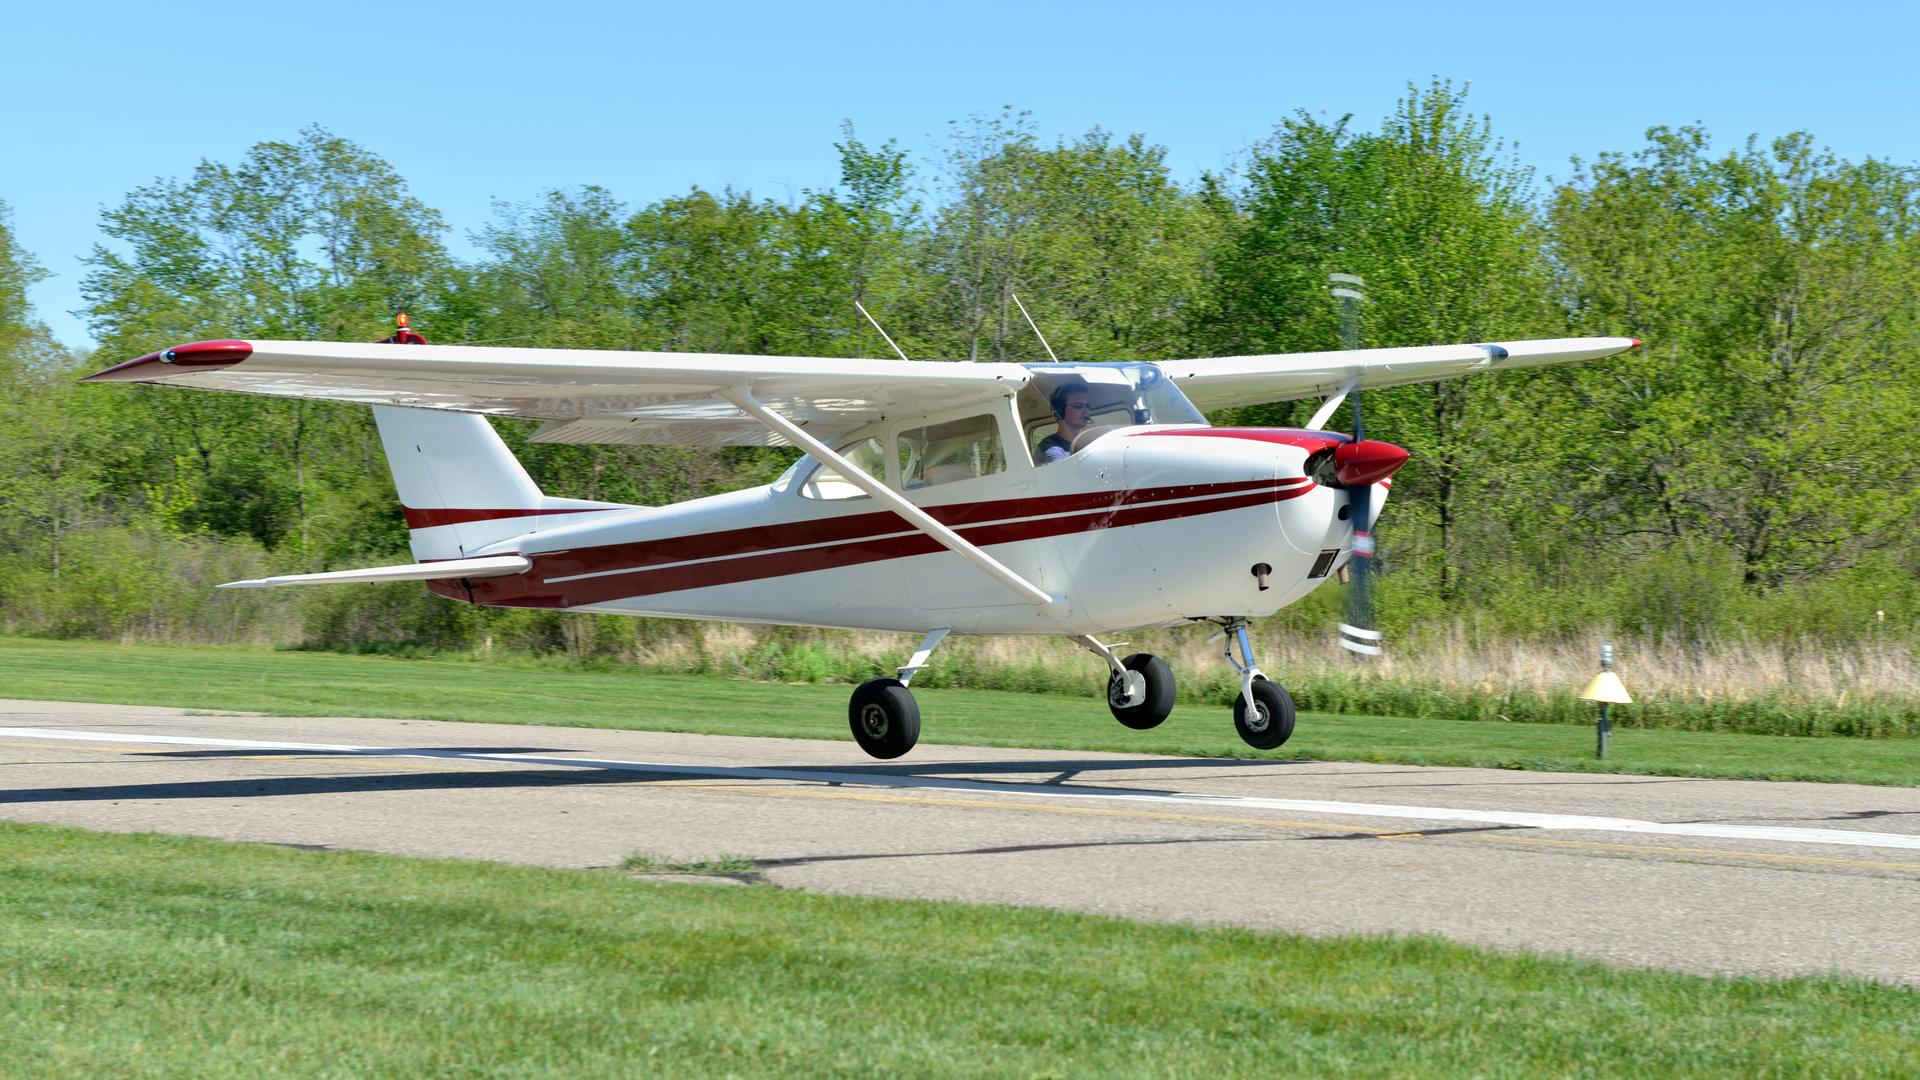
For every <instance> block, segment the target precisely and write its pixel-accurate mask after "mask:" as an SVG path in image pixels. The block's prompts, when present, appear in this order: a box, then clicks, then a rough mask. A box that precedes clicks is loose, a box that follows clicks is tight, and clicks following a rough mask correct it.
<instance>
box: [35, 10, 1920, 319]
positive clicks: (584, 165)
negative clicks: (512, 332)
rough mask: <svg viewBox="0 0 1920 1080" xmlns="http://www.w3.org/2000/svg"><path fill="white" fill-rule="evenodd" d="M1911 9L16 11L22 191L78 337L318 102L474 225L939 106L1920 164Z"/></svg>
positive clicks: (825, 147) (1192, 159)
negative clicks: (1438, 112) (497, 203)
mask: <svg viewBox="0 0 1920 1080" xmlns="http://www.w3.org/2000/svg"><path fill="white" fill-rule="evenodd" d="M1916 72H1920V5H1911V4H1894V3H1883V2H1879V0H1872V2H1867V3H1861V4H1855V5H1852V6H1840V5H1834V6H1832V7H1827V8H1825V9H1824V10H1822V9H1820V8H1819V6H1817V5H1809V4H1805V3H1800V4H1784V3H1781V4H1772V3H1746V4H1739V5H1720V4H1689V3H1684V2H1668V3H1644V2H1641V0H1630V2H1613V3H1606V4H1598V3H1596V4H1553V3H1527V4H1520V3H1489V4H1454V5H1441V4H1433V3H1399V2H1392V0H1379V2H1373V3H1353V4H1348V5H1336V4H1329V3H1325V2H1321V3H1312V4H1294V3H1277V2H1276V3H1266V4H1252V3H1205V2H1201V3H1186V4H1179V3H1159V4H1146V3H1132V2H1110V3H1104V4H1098V5H1094V4H1087V5H1069V4H1049V3H1044V2H1038V0H1034V2H1029V3H1003V2H1000V0H982V2H975V3H962V4H940V5H919V4H900V3H896V4H813V5H807V4H794V3H786V4H763V3H757V2H750V3H734V4H709V5H695V4H676V5H658V4H649V3H633V4H627V5H606V4H593V3H573V2H565V0H550V2H547V3H532V2H521V3H511V4H507V3H494V2H491V0H485V2H471V3H461V4H452V3H421V4H404V3H380V4H370V3H361V2H357V0H344V2H332V3H326V4H307V3H288V4H282V5H267V4H258V3H250V4H230V3H194V2H191V0H188V2H184V3H181V4H176V5H156V4H152V3H148V2H143V3H137V4H134V3H88V2H86V0H78V2H76V3H75V4H73V5H68V6H66V7H64V8H56V7H55V6H53V5H32V6H31V7H30V8H29V7H28V6H26V5H18V6H16V7H14V8H13V9H12V10H10V11H9V13H8V15H7V17H6V20H5V31H4V33H0V200H3V201H5V202H6V203H7V204H8V206H9V207H11V209H12V213H13V221H14V227H15V230H16V234H17V236H18V239H19V240H20V242H21V244H22V245H23V246H24V247H25V248H26V249H27V250H29V251H31V252H33V253H34V254H35V255H36V256H37V257H38V258H39V260H40V262H41V263H42V264H43V265H44V266H45V267H46V268H47V269H48V270H50V271H52V272H53V273H54V274H55V275H56V276H55V277H54V278H53V279H52V280H50V281H48V282H45V283H43V284H41V285H40V286H38V287H37V288H36V289H35V291H34V293H33V300H34V302H35V305H36V307H37V310H38V314H39V315H40V317H41V318H43V319H44V320H46V321H47V322H48V323H49V324H50V325H52V326H53V327H54V330H55V332H56V333H57V334H58V335H59V336H60V338H61V339H62V340H64V341H67V342H69V343H70V344H76V345H84V344H86V343H87V334H86V329H85V325H84V323H83V322H82V321H81V320H79V319H78V318H75V317H73V316H71V315H69V314H67V312H68V311H69V310H70V309H73V308H77V307H79V306H80V303H81V300H80V295H79V291H78V286H79V281H80V278H81V276H82V274H83V272H84V268H83V267H82V266H81V265H80V263H79V259H80V258H81V256H83V255H84V254H86V252H87V251H88V250H89V249H90V248H91V246H92V245H93V244H94V243H95V242H96V241H97V240H98V239H99V234H98V220H99V213H100V210H101V209H102V208H103V207H107V206H112V205H116V204H118V203H119V202H120V201H121V199H122V198H124V196H125V195H126V193H127V192H128V191H129V190H131V189H132V188H134V187H136V186H139V185H141V184H145V183H149V182H151V181H152V180H153V179H155V178H156V177H165V176H184V175H186V174H187V173H189V172H190V171H191V170H192V168H193V166H194V165H195V163H196V162H198V161H199V160H201V159H203V158H211V159H215V160H221V161H235V160H237V159H239V158H240V157H241V156H243V155H244V154H245V153H246V150H247V148H248V147H249V146H250V145H252V144H253V143H255V142H258V141H261V140H265V139H286V138H291V137H293V136H294V135H295V134H296V133H297V132H298V131H299V129H300V128H301V127H303V126H305V125H307V124H310V123H319V124H321V125H323V126H325V127H327V128H329V129H331V130H332V131H334V132H335V133H336V134H339V135H342V136H345V137H347V138H350V139H353V140H354V141H356V142H359V143H361V144H362V145H364V146H366V147H368V148H369V149H371V150H372V151H374V152H375V153H377V154H379V155H381V156H382V157H384V158H386V159H387V160H388V161H389V162H391V163H392V164H393V165H394V166H395V168H396V169H398V170H399V172H400V173H401V175H403V176H404V177H406V178H407V180H408V181H409V183H410V184H411V186H412V189H413V192H414V194H415V195H416V196H418V197H419V198H420V199H422V200H423V201H424V202H426V203H427V204H428V205H430V206H433V207H435V208H437V209H439V210H440V211H441V212H442V213H443V214H444V215H445V216H446V218H447V220H448V222H449V224H451V225H452V226H453V230H454V231H453V235H452V236H450V237H449V239H450V242H451V243H452V246H453V248H454V250H455V252H456V253H462V254H465V253H470V252H471V251H472V247H471V245H470V244H468V243H466V241H465V237H466V234H467V233H469V232H472V231H475V230H477V229H479V228H480V227H481V226H483V225H484V224H485V223H487V221H489V220H490V218H491V214H492V211H491V206H492V203H493V201H494V200H496V199H505V200H509V201H526V200H529V199H532V198H534V197H536V196H538V195H539V194H540V193H541V192H543V191H545V190H548V189H550V188H554V187H571V186H575V185H579V184H589V183H591V184H600V185H602V186H605V187H607V188H609V189H611V190H612V191H613V192H615V193H616V194H617V195H619V196H620V197H621V198H623V199H625V200H627V201H628V202H629V203H631V204H635V205H639V204H644V203H646V202H649V201H651V200H654V199H657V198H660V197H662V196H665V195H669V194H673V193H676V192H681V191H685V190H686V189H687V188H688V187H690V186H692V185H695V184H698V185H702V186H705V187H711V188H717V187H721V186H724V185H727V184H731V185H733V186H734V187H736V188H744V189H749V190H751V191H753V192H754V193H755V194H757V195H763V196H769V197H772V198H776V199H785V198H788V197H790V196H797V195H798V194H799V192H800V191H801V190H802V189H805V188H810V187H811V188H820V187H827V186H831V185H832V184H833V182H834V181H835V179H836V168H835V156H834V150H833V142H834V140H835V139H836V138H837V137H838V133H839V125H840V122H841V120H842V119H851V120H852V121H853V122H854V123H855V125H856V127H857V129H858V132H859V134H860V136H861V137H862V138H863V139H865V140H867V141H869V142H874V143H878V142H881V141H884V140H885V139H888V138H894V139H897V140H899V141H900V143H901V144H902V145H903V146H905V147H907V148H908V149H909V150H910V151H912V152H913V153H914V155H915V156H916V157H917V158H919V159H921V160H923V161H931V159H933V158H934V157H936V156H937V155H938V153H939V152H940V149H941V147H942V146H943V145H944V142H945V140H946V132H947V130H948V124H949V121H955V120H964V119H966V118H968V117H970V116H974V115H980V114H991V113H996V112H998V111H999V110H1000V109H1001V108H1002V107H1003V106H1007V105H1011V106H1014V107H1016V108H1019V109H1026V110H1030V111H1031V112H1032V113H1033V118H1034V120H1035V122H1036V123H1037V124H1038V126H1039V129H1040V131H1041V132H1042V133H1043V135H1044V136H1046V137H1048V138H1051V137H1053V136H1057V135H1068V136H1071V135H1073V134H1076V133H1079V132H1081V131H1084V130H1086V129H1088V128H1090V127H1093V126H1095V125H1099V126H1102V127H1105V128H1107V129H1108V130H1111V131H1115V132H1119V133H1122V134H1124V133H1130V132H1136V131H1137V132H1142V133H1144V134H1145V135H1146V136H1147V137H1148V138H1149V139H1150V140H1151V141H1153V142H1156V143H1160V144H1162V145H1164V146H1166V147H1167V148H1168V151H1169V154H1168V160H1169V162H1170V163H1171V165H1172V167H1173V168H1174V170H1175V171H1176V174H1177V175H1179V176H1180V177H1182V178H1192V177H1195V176H1197V175H1199V174H1200V173H1201V172H1202V171H1203V170H1208V169H1219V168H1221V167H1223V166H1225V165H1227V164H1229V163H1230V162H1231V161H1232V160H1233V159H1234V158H1235V157H1236V156H1237V155H1238V154H1239V153H1240V152H1241V151H1243V150H1244V149H1245V148H1246V147H1247V146H1248V145H1249V144H1251V143H1252V142H1254V141H1255V140H1257V139H1259V138H1261V137H1263V136H1264V135H1266V134H1267V133H1268V132H1270V131H1271V130H1272V128H1273V125H1274V124H1275V122H1277V121H1278V120H1280V119H1281V118H1282V117H1285V116H1286V115H1288V114H1290V113H1292V112H1293V111H1295V110H1297V109H1307V110H1309V111H1312V112H1325V113H1327V114H1330V115H1333V116H1338V115H1341V114H1345V113H1352V114H1353V115H1354V116H1355V119H1356V121H1357V122H1358V124H1359V125H1360V126H1361V127H1363V128H1372V127H1373V126H1374V125H1375V124H1376V123H1377V122H1378V120H1379V118H1380V117H1381V116H1383V115H1384V114H1386V113H1387V112H1388V111H1389V110H1390V109H1391V108H1392V106H1393V104H1394V102H1395V100H1396V99H1397V98H1399V97H1400V96H1401V95H1402V94H1403V93H1404V91H1405V88H1406V85H1407V83H1408V82H1409V81H1413V82H1418V83H1422V84H1424V83H1426V82H1427V81H1428V80H1429V79H1430V78H1432V77H1434V76H1439V77H1441V78H1447V79H1451V80H1454V81H1455V82H1456V83H1469V84H1471V87H1472V91H1471V97H1470V102H1471V104H1472V106H1473V107H1474V109H1475V110H1476V111H1478V112H1483V113H1486V114H1487V115H1488V116H1489V117H1490V118H1491V119H1492V123H1493V128H1494V131H1495V133H1496V134H1497V135H1500V136H1502V137H1504V138H1506V139H1507V140H1509V141H1510V142H1514V143H1517V144H1518V147H1519V152H1520V154H1521V157H1522V159H1523V160H1524V161H1526V162H1528V163H1529V164H1532V165H1534V166H1535V167H1537V168H1538V169H1539V171H1540V173H1541V174H1542V175H1543V176H1555V177H1561V178H1564V177H1566V176H1567V175H1568V174H1569V171H1570V170H1569V168H1568V165H1567V159H1568V157H1569V156H1570V155H1574V154H1578V155H1581V156H1582V157H1592V156H1593V155H1594V154H1596V153H1598V152H1599V151H1602V150H1627V149H1632V148H1634V147H1636V146H1638V145H1640V142H1641V137H1642V134H1643V133H1644V131H1645V130H1646V129H1647V128H1648V127H1649V126H1652V125H1655V124H1670V125H1678V124H1685V123H1692V122H1696V121H1697V122H1700V123H1703V124H1705V125H1706V127H1707V128H1708V130H1710V131H1711V132H1713V134H1714V136H1715V139H1716V142H1717V144H1718V145H1721V146H1731V145H1734V144H1736V143H1738V142H1739V141H1741V140H1743V139H1744V138H1745V137H1746V136H1747V135H1748V134H1749V133H1754V132H1758V133H1760V134H1762V135H1765V136H1772V135H1777V134H1782V133H1785V132H1789V131H1794V130H1802V129H1804V130H1808V131H1812V132H1813V133H1814V134H1815V135H1816V136H1817V137H1818V138H1819V139H1820V140H1821V141H1822V142H1823V143H1825V144H1827V145H1829V146H1831V147H1832V148H1833V149H1834V150H1835V151H1836V152H1837V153H1839V154H1841V155H1843V156H1846V157H1853V158H1859V157H1865V156H1868V155H1872V156H1876V157H1881V158H1887V159H1891V160H1894V161H1899V162H1907V163H1911V162H1915V161H1920V120H1916V118H1915V116H1914V111H1915V109H1916V102H1917V101H1920V94H1916V90H1920V74H1916Z"/></svg>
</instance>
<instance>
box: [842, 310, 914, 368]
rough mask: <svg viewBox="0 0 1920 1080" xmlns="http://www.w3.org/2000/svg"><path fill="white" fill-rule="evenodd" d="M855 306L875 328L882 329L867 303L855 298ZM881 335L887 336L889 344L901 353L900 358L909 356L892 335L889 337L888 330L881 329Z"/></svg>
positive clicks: (896, 351) (903, 358)
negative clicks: (902, 350) (896, 343)
mask: <svg viewBox="0 0 1920 1080" xmlns="http://www.w3.org/2000/svg"><path fill="white" fill-rule="evenodd" d="M853 306H854V307H856V308H859V309H860V314H862V315H865V316H866V317H867V321H868V322H870V323H872V324H873V328H874V329H875V330H880V320H879V319H876V318H874V317H873V313H872V312H870V311H868V310H867V305H865V304H863V303H861V302H860V301H858V300H855V301H854V302H853ZM880 336H881V337H883V338H887V344H888V345H892V346H893V351H894V352H895V353H897V354H898V355H899V357H900V359H902V360H905V359H906V358H907V354H906V353H904V352H901V351H900V346H898V345H894V344H893V339H892V338H890V337H887V332H886V331H885V330H880Z"/></svg>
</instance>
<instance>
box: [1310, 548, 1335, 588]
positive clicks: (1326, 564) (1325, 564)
mask: <svg viewBox="0 0 1920 1080" xmlns="http://www.w3.org/2000/svg"><path fill="white" fill-rule="evenodd" d="M1339 557H1340V549H1339V548H1328V549H1327V550H1325V551H1322V552H1321V553H1320V557H1319V558H1317V559H1315V560H1313V569H1311V570H1309V571H1307V579H1308V580H1309V581H1311V580H1312V579H1314V578H1323V577H1326V576H1327V571H1329V570H1332V569H1333V560H1335V559H1337V558H1339Z"/></svg>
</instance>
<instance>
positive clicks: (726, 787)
mask: <svg viewBox="0 0 1920 1080" xmlns="http://www.w3.org/2000/svg"><path fill="white" fill-rule="evenodd" d="M0 746H11V747H17V748H21V749H28V750H45V749H47V748H48V746H47V743H44V742H15V741H8V740H0ZM60 748H61V749H63V750H80V751H84V752H87V753H93V754H152V753H155V752H156V751H155V748H153V747H146V748H141V747H110V746H72V745H64V744H63V745H62V746H61V747H60ZM222 757H223V759H224V760H229V761H311V762H325V763H328V764H337V765H351V766H354V767H356V768H363V769H379V770H385V771H389V772H391V771H414V772H466V771H468V770H469V769H470V767H471V764H487V765H519V766H521V767H522V768H526V767H533V768H542V769H551V770H554V771H565V767H564V766H560V765H545V764H537V763H533V762H520V761H512V760H498V759H488V758H475V759H472V761H471V762H470V763H469V762H463V763H462V764H460V765H457V766H455V765H442V764H439V763H438V762H436V761H428V760H422V759H419V758H400V757H392V758H388V757H381V758H378V759H376V758H371V757H364V756H356V755H351V754H334V753H323V752H316V753H294V754H229V755H223V756H222ZM210 760H211V759H210ZM640 782H644V783H646V784H647V786H648V787H676V788H690V789H695V790H701V791H715V792H723V793H731V794H739V795H761V796H771V797H774V798H787V799H843V800H852V801H855V802H877V803H894V804H901V805H915V806H955V807H964V808H967V809H975V810H1001V811H1004V810H1022V811H1027V812H1030V813H1041V814H1067V815H1082V816H1090V817H1110V818H1128V819H1132V820H1136V821H1174V822H1195V823H1199V824H1205V825H1245V826H1251V827H1254V828H1267V829H1313V830H1323V829H1325V830H1334V831H1338V832H1342V833H1348V834H1355V833H1357V834H1361V835H1365V836H1371V837H1372V838H1374V839H1376V840H1476V841H1480V842H1483V843H1492V844H1510V845H1518V846H1524V847H1551V848H1563V849H1571V850H1576V851H1611V852H1632V853H1635V854H1648V855H1664V856H1680V857H1692V858H1711V859H1734V860H1751V861H1759V862H1767V863H1778V864H1786V865H1802V866H1833V867H1844V868H1847V869H1855V870H1892V871H1897V872H1901V873H1908V874H1920V863H1903V862H1886V861H1879V860H1873V859H1841V858H1833V857H1830V856H1819V855H1789V854H1782V853H1775V852H1762V851H1738V850H1722V849H1719V848H1685V847H1664V846H1661V845H1659V844H1623V843H1617V842H1611V841H1605V840H1557V839H1550V838H1547V837H1537V836H1513V835H1506V834H1489V833H1457V832H1453V833H1445V834H1442V835H1439V836H1430V835H1428V834H1426V833H1420V832H1407V831H1406V830H1405V829H1404V828H1395V829H1381V828H1373V827H1368V826H1364V825H1354V824H1351V823H1348V822H1344V821H1294V820H1289V819H1285V818H1251V817H1224V816H1221V815H1217V814H1190V813H1180V812H1177V811H1155V810H1119V809H1114V808H1111V807H1104V806H1058V805H1050V804H1039V803H1029V802H1018V803H1010V802H1001V801H997V800H991V799H965V798H934V797H929V796H924V795H894V794H887V793H883V792H876V791H855V790H850V789H846V788H817V787H790V788H781V787H773V786H770V785H772V784H776V783H783V782H784V781H778V780H763V781H759V782H756V783H752V784H741V783H736V782H732V781H728V780H725V779H722V778H715V779H712V780H705V779H689V780H655V781H650V782H648V781H640ZM1057 790H1062V791H1065V792H1067V793H1068V794H1071V789H1057ZM1009 794H1012V795H1016V796H1017V795H1022V794H1024V793H1022V792H1018V791H1014V792H1009Z"/></svg>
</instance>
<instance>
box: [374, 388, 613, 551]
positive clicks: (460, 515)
mask: <svg viewBox="0 0 1920 1080" xmlns="http://www.w3.org/2000/svg"><path fill="white" fill-rule="evenodd" d="M373 419H374V423H375V424H376V425H378V427H379V429H380V442H381V444H382V445H383V446H385V448H386V451H387V465H388V467H389V468H391V469H392V470H393V486H394V488H395V489H396V490H398V492H399V494H400V506H401V509H402V510H403V512H405V514H406V516H407V536H408V539H409V541H410V543H411V545H412V548H413V557H414V558H415V559H418V560H420V561H422V562H425V561H428V560H432V559H464V558H468V557H469V556H471V555H472V554H473V553H474V552H476V551H478V550H480V549H482V548H485V547H487V546H489V545H491V544H496V543H498V542H500V541H502V540H506V539H510V538H512V537H515V536H520V535H523V534H525V533H531V532H539V531H540V530H542V529H551V528H554V527H556V526H558V525H562V524H573V523H575V522H579V521H582V520H584V519H586V518H587V516H588V515H590V514H593V513H595V512H596V511H619V510H629V509H632V507H630V506H627V505H625V504H622V503H601V502H588V501H586V500H583V499H556V498H552V497H550V496H546V495H542V494H541V493H540V489H539V487H537V486H536V485H535V484H534V482H533V478H532V477H530V476H528V475H527V470H526V469H524V468H522V467H521V465H520V462H519V461H518V460H517V459H516V458H515V457H514V456H513V452H512V451H510V450H508V449H507V444H506V443H504V442H502V441H501V439H500V435H499V433H497V432H495V431H494V430H493V425H491V424H489V423H488V422H487V418H486V417H484V416H480V415H477V414H474V413H456V412H443V411H441V410H438V409H397V408H386V407H375V408H374V410H373Z"/></svg>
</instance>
